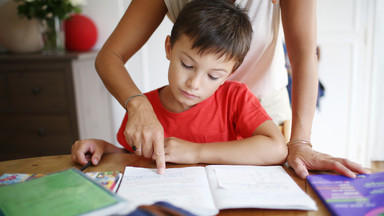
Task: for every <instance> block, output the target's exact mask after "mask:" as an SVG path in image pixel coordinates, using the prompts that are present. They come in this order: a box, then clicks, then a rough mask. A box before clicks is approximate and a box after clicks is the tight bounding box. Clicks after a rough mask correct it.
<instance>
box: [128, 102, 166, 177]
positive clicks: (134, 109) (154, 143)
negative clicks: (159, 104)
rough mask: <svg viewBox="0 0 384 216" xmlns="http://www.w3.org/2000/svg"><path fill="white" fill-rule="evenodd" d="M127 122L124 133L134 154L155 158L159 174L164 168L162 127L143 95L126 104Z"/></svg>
mask: <svg viewBox="0 0 384 216" xmlns="http://www.w3.org/2000/svg"><path fill="white" fill-rule="evenodd" d="M127 110H128V122H127V126H126V127H125V131H124V135H125V139H126V141H127V143H128V144H129V145H131V147H133V146H134V149H136V150H135V154H137V155H139V156H141V155H142V156H144V157H146V158H153V159H154V160H156V166H157V170H158V173H159V174H163V173H164V170H165V156H164V129H163V126H162V125H161V124H160V122H159V120H158V119H157V117H156V114H155V113H154V111H153V109H152V106H151V105H150V103H149V102H148V100H147V99H146V98H145V97H136V98H135V99H134V100H132V101H130V102H129V103H128V106H127Z"/></svg>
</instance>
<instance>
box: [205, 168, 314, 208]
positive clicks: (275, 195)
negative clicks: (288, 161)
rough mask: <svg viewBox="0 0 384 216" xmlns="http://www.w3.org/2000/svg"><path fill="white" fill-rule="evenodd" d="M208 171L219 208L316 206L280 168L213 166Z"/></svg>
mask: <svg viewBox="0 0 384 216" xmlns="http://www.w3.org/2000/svg"><path fill="white" fill-rule="evenodd" d="M206 168H207V173H208V178H209V180H210V183H211V191H212V194H213V197H214V199H215V203H216V206H218V207H219V208H240V207H242V208H244V207H254V208H255V207H260V208H296V209H302V208H303V207H302V206H305V205H307V206H314V202H313V201H312V200H311V199H309V198H308V196H307V195H306V194H305V193H304V192H303V191H302V190H301V189H300V188H299V187H298V186H297V185H296V183H295V182H294V181H293V180H292V179H291V178H290V177H289V175H288V174H287V173H286V172H285V170H284V169H283V168H282V167H281V166H276V167H274V166H268V167H263V166H225V165H222V166H217V165H211V166H207V167H206ZM277 200H278V201H277ZM297 203H299V204H300V205H298V204H297ZM301 204H303V205H302V206H301Z"/></svg>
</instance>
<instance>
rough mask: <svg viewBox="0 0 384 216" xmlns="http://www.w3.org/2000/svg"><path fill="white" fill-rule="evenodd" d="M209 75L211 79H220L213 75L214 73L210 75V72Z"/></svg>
mask: <svg viewBox="0 0 384 216" xmlns="http://www.w3.org/2000/svg"><path fill="white" fill-rule="evenodd" d="M208 77H209V79H211V80H217V79H219V78H218V77H214V76H212V75H210V74H208Z"/></svg>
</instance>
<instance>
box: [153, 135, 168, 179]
mask: <svg viewBox="0 0 384 216" xmlns="http://www.w3.org/2000/svg"><path fill="white" fill-rule="evenodd" d="M153 150H154V154H155V155H154V156H155V157H154V158H155V160H156V167H157V172H158V173H159V174H164V172H165V153H164V139H160V140H159V139H157V140H155V141H154V149H153Z"/></svg>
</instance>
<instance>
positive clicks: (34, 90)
mask: <svg viewBox="0 0 384 216" xmlns="http://www.w3.org/2000/svg"><path fill="white" fill-rule="evenodd" d="M40 92H41V88H40V87H33V88H32V93H33V94H34V95H38V94H40Z"/></svg>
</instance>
